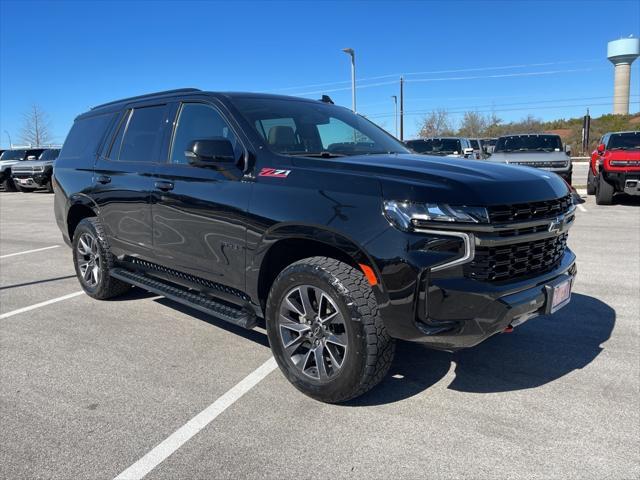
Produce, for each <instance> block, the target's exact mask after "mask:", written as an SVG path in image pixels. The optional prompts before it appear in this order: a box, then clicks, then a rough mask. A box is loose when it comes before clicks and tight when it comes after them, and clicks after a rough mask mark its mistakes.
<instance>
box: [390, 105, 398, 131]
mask: <svg viewBox="0 0 640 480" xmlns="http://www.w3.org/2000/svg"><path fill="white" fill-rule="evenodd" d="M391 98H393V103H394V105H395V107H396V113H395V116H394V117H393V118H394V119H395V121H396V138H398V96H397V95H391Z"/></svg>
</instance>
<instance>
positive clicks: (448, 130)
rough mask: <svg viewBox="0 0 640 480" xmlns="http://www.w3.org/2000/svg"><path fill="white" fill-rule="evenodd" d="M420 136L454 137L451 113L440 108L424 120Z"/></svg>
mask: <svg viewBox="0 0 640 480" xmlns="http://www.w3.org/2000/svg"><path fill="white" fill-rule="evenodd" d="M418 135H420V137H422V138H426V137H439V136H444V135H453V126H452V124H451V119H450V118H449V112H447V111H446V110H444V109H442V108H440V109H438V110H434V111H433V112H431V113H430V114H429V115H427V116H426V117H424V118H423V119H422V122H421V123H420V131H419V132H418Z"/></svg>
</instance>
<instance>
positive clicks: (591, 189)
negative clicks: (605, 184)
mask: <svg viewBox="0 0 640 480" xmlns="http://www.w3.org/2000/svg"><path fill="white" fill-rule="evenodd" d="M595 194H596V180H595V178H594V176H593V171H592V170H591V165H589V172H588V173H587V195H595Z"/></svg>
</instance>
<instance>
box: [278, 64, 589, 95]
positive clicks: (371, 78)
mask: <svg viewBox="0 0 640 480" xmlns="http://www.w3.org/2000/svg"><path fill="white" fill-rule="evenodd" d="M598 61H601V59H595V58H592V59H586V60H563V61H558V62H543V63H526V64H518V65H501V66H497V67H476V68H461V69H455V70H432V71H427V72H409V73H388V74H385V75H377V76H374V77H366V78H360V79H359V80H358V83H359V82H366V81H370V80H381V79H383V78H399V77H400V76H402V75H404V76H409V75H411V76H413V75H438V74H442V73H463V72H482V71H491V70H509V69H513V68H529V67H548V66H551V65H568V64H575V63H589V62H598ZM349 83H350V80H340V81H336V82H326V83H314V84H310V85H298V86H295V87H282V88H276V89H273V90H272V91H274V92H279V91H285V90H298V89H303V88H316V87H328V86H332V85H343V84H349Z"/></svg>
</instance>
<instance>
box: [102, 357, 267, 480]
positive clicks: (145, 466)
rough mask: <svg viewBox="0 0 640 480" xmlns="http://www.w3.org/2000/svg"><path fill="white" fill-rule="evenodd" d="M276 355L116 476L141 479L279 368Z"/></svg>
mask: <svg viewBox="0 0 640 480" xmlns="http://www.w3.org/2000/svg"><path fill="white" fill-rule="evenodd" d="M277 366H278V365H277V364H276V361H275V359H274V358H273V357H270V358H269V360H267V361H266V362H264V363H263V364H262V365H260V366H259V367H258V368H256V369H255V370H254V371H253V372H251V373H250V374H249V375H247V376H246V377H245V378H244V379H242V380H241V381H240V382H239V383H237V384H236V385H235V386H234V387H233V388H232V389H231V390H229V391H228V392H227V393H225V394H224V395H222V396H221V397H220V398H218V399H217V400H216V401H215V402H213V403H212V404H211V405H209V406H208V407H207V408H205V409H204V410H203V411H202V412H200V413H199V414H198V415H196V416H195V417H193V418H192V419H191V420H189V421H188V422H187V423H185V424H184V425H183V426H182V427H180V428H179V429H178V430H176V431H175V432H173V433H172V434H171V435H169V436H168V437H167V438H166V439H165V440H163V441H162V442H161V443H159V444H158V445H156V446H155V447H154V448H153V449H152V450H151V451H150V452H149V453H147V454H146V455H145V456H144V457H142V458H141V459H140V460H138V461H137V462H136V463H134V464H133V465H131V466H130V467H129V468H127V469H126V470H125V471H123V472H122V473H121V474H120V475H118V476H117V477H116V478H115V479H114V480H138V479H141V478H143V477H144V476H145V475H146V474H147V473H149V472H150V471H151V470H153V469H154V468H156V467H157V466H158V465H160V464H161V463H162V462H163V461H164V460H165V459H166V458H167V457H169V456H170V455H171V454H172V453H173V452H175V451H176V450H178V449H179V448H180V447H181V446H182V445H184V444H185V443H186V442H187V441H188V440H189V439H190V438H191V437H193V436H194V435H196V434H197V433H198V432H199V431H200V430H202V429H203V428H204V427H206V426H207V425H209V424H210V423H211V422H212V421H213V420H215V419H216V417H217V416H218V415H220V414H221V413H222V412H224V411H225V410H226V409H227V408H229V407H230V406H231V405H233V404H234V403H235V402H236V401H237V400H239V399H240V398H241V397H242V396H243V395H244V394H245V393H247V392H248V391H249V390H251V389H252V388H253V387H255V386H256V385H257V384H258V383H260V381H262V380H263V379H264V378H265V377H266V376H267V375H269V374H270V373H271V372H273V371H274V370H275V369H276V368H277Z"/></svg>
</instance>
